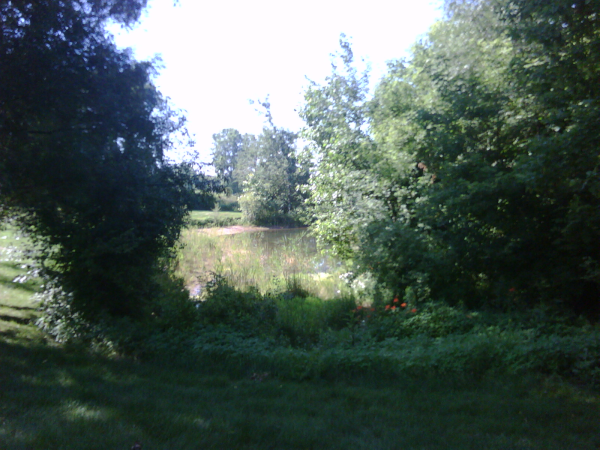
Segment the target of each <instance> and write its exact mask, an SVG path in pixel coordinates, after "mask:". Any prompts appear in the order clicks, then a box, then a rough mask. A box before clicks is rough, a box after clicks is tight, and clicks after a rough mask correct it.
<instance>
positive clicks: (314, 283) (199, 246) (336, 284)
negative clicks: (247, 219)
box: [177, 229, 349, 299]
mask: <svg viewBox="0 0 600 450" xmlns="http://www.w3.org/2000/svg"><path fill="white" fill-rule="evenodd" d="M263 237H264V236H262V235H261V233H240V234H236V235H226V236H219V235H215V234H211V233H209V232H205V231H200V230H190V229H188V230H186V231H185V232H184V233H183V235H182V239H181V243H182V244H183V248H182V250H181V252H180V255H179V258H178V262H177V274H178V275H179V276H181V277H182V278H183V279H184V280H185V283H186V286H188V288H189V289H190V292H192V294H198V293H199V292H200V291H201V289H202V287H203V286H204V285H206V283H207V282H208V281H209V280H210V279H211V278H213V276H214V274H217V275H220V276H221V277H224V278H226V279H227V280H228V282H229V283H230V284H231V285H232V286H233V287H236V288H238V289H243V290H245V289H249V288H250V287H253V288H257V289H258V290H259V291H260V292H261V293H263V294H264V293H267V292H281V291H286V290H288V291H289V290H292V291H293V290H302V291H305V292H306V293H307V294H310V295H314V296H317V297H319V298H323V299H330V298H335V297H339V296H340V295H345V294H349V292H348V288H347V286H346V284H345V283H344V282H343V281H342V280H341V279H340V277H339V275H340V273H341V272H343V268H341V267H336V268H335V269H334V270H332V271H330V272H328V273H326V272H319V271H318V267H319V265H320V262H321V260H322V259H323V255H321V254H319V253H316V252H315V250H314V249H311V248H308V247H307V246H306V245H305V244H304V241H303V239H302V236H299V237H297V238H290V239H284V240H282V241H280V242H279V243H278V244H277V246H276V247H271V248H270V247H269V246H268V245H265V243H264V239H263Z"/></svg>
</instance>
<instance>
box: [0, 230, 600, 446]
mask: <svg viewBox="0 0 600 450" xmlns="http://www.w3.org/2000/svg"><path fill="white" fill-rule="evenodd" d="M1 236H2V232H0V237H1ZM2 242H3V241H0V243H2ZM12 244H14V242H13V243H12ZM12 244H11V245H10V246H4V247H0V249H6V248H9V247H11V246H12ZM2 255H3V256H2V258H0V259H1V261H0V304H1V305H2V306H1V308H2V309H1V312H0V316H1V317H0V448H1V449H2V450H25V449H28V450H31V449H35V450H38V449H39V450H48V449H75V450H77V449H86V450H87V449H92V448H93V449H99V450H103V449H106V450H108V449H110V450H114V449H130V448H131V447H132V446H133V445H134V444H135V443H136V442H139V443H140V444H141V445H142V448H143V449H144V450H151V449H165V450H166V449H182V450H185V449H311V448H312V449H348V448H352V449H423V450H425V449H428V450H429V449H440V450H441V449H477V450H479V449H490V450H495V449H498V450H500V449H502V450H506V449H540V450H542V449H543V450H553V449H556V450H559V449H561V450H562V449H575V450H577V449H594V448H598V446H599V445H600V435H599V434H598V427H597V425H598V423H600V420H599V419H600V395H599V394H598V393H597V392H594V391H590V390H587V389H585V388H582V387H576V386H573V385H570V384H567V383H564V382H561V381H560V380H552V379H543V378H535V377H521V378H514V377H500V376H489V377H486V378H484V379H482V380H477V381H474V380H472V379H469V378H468V377H464V376H462V377H461V376H444V377H436V378H434V377H432V378H429V379H423V378H420V379H419V378H416V377H412V378H411V377H398V378H397V379H391V380H390V379H387V380H383V379H381V378H378V377H377V376H372V377H365V378H362V379H358V378H354V379H353V378H344V379H343V380H341V379H335V378H332V381H310V382H309V381H305V382H293V381H283V380H281V379H277V378H275V377H274V376H272V375H271V374H269V373H265V372H264V371H263V370H262V369H261V368H260V367H253V368H252V369H247V368H244V367H239V368H237V369H235V370H234V369H232V368H231V366H230V365H228V364H227V361H224V362H223V363H222V364H221V363H219V362H218V361H212V362H211V361H209V360H202V359H200V360H198V361H195V362H187V363H179V364H174V363H173V362H172V361H171V360H168V361H167V360H165V359H157V360H154V361H145V362H143V361H136V360H133V359H119V358H116V357H113V358H108V357H103V356H99V355H94V354H90V353H88V352H86V351H85V350H84V349H81V348H77V347H72V346H59V345H56V344H54V343H53V342H51V341H50V340H48V339H47V338H46V336H44V335H43V334H42V332H41V331H40V330H38V329H37V328H36V327H35V326H34V325H33V324H32V319H34V318H35V317H36V315H37V309H36V304H35V303H34V302H33V300H32V298H31V293H32V292H34V291H35V290H36V289H37V288H38V287H39V280H36V279H34V278H32V279H29V280H27V281H25V282H23V283H19V282H13V280H15V279H17V278H19V277H21V276H23V275H25V274H26V272H27V270H28V269H27V267H26V264H27V261H26V260H25V259H24V258H23V257H21V256H19V255H18V254H17V253H15V252H13V253H11V256H10V257H7V256H6V255H7V252H3V253H2ZM256 371H258V372H259V373H258V374H257V373H255V372H256ZM257 375H258V376H257Z"/></svg>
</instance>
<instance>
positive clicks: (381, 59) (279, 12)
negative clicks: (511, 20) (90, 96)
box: [110, 0, 442, 162]
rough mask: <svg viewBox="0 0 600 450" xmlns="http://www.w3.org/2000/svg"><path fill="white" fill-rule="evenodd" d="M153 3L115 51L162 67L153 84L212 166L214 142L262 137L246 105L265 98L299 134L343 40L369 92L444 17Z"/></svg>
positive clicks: (407, 10) (191, 0)
mask: <svg viewBox="0 0 600 450" xmlns="http://www.w3.org/2000/svg"><path fill="white" fill-rule="evenodd" d="M173 3H174V1H173V0H149V7H148V8H147V10H146V12H145V13H144V14H143V16H142V19H141V21H140V23H139V24H138V25H136V26H135V27H134V28H133V29H132V30H125V29H122V28H120V27H111V28H110V30H111V31H112V32H113V33H114V34H115V40H116V42H117V45H118V46H119V47H122V48H125V47H129V48H132V49H133V51H134V55H135V57H136V58H137V59H138V60H147V59H151V58H153V57H154V56H156V55H160V56H161V58H162V65H163V68H162V69H161V71H160V74H159V75H158V76H157V78H156V80H155V84H156V85H157V86H158V88H159V90H160V91H161V92H162V93H163V95H165V96H167V97H169V98H170V99H171V102H172V104H173V105H174V106H175V107H176V108H179V109H181V110H184V111H185V115H186V117H187V119H188V124H187V128H188V130H189V132H190V133H191V134H193V135H194V138H195V141H196V147H195V150H196V151H197V152H198V154H199V155H200V158H201V160H203V161H205V162H210V160H211V156H210V155H211V146H212V135H213V134H214V133H218V132H220V131H221V130H223V129H225V128H235V129H237V130H239V131H240V132H241V133H242V134H243V133H253V134H258V133H260V132H261V130H262V127H263V124H264V117H262V116H261V115H259V113H258V112H257V111H256V105H251V104H250V100H255V101H256V100H259V99H261V100H262V99H265V98H266V97H267V96H269V101H270V103H271V111H272V114H273V119H274V123H275V125H276V126H278V127H281V128H287V129H290V130H293V131H298V130H299V129H300V128H301V127H302V121H301V119H300V118H299V117H298V115H297V113H296V112H295V110H297V109H299V107H300V105H301V104H302V101H303V92H304V90H305V89H306V87H307V86H308V80H313V81H316V82H323V81H324V79H325V77H326V76H327V75H328V74H329V73H330V72H331V54H332V53H335V52H336V51H337V50H338V49H339V38H340V34H341V33H344V34H345V35H346V36H347V37H348V38H349V39H350V42H351V43H352V49H353V52H354V56H355V59H356V60H358V61H359V67H360V64H361V63H360V60H364V61H365V62H366V63H368V64H370V66H371V74H372V82H373V84H374V82H375V81H376V80H377V79H379V78H380V77H381V76H382V75H383V74H384V73H385V69H386V61H389V60H393V59H397V58H402V57H406V56H408V54H409V53H408V51H409V49H410V46H411V45H412V44H413V43H414V42H415V41H416V40H417V38H418V37H419V36H422V35H424V34H425V33H426V32H427V30H428V29H429V27H430V26H431V25H432V24H433V23H434V21H435V20H437V19H438V18H440V17H441V15H442V13H441V9H440V7H441V3H442V0H412V1H410V0H360V1H359V0H303V1H297V0H211V1H207V0H179V2H178V5H175V6H174V5H173Z"/></svg>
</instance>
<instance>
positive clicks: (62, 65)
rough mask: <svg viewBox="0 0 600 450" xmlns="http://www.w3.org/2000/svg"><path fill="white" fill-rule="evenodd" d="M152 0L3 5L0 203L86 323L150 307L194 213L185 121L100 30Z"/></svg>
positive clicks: (142, 66)
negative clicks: (170, 157)
mask: <svg viewBox="0 0 600 450" xmlns="http://www.w3.org/2000/svg"><path fill="white" fill-rule="evenodd" d="M145 3H146V1H145V0H130V1H121V0H119V1H115V0H88V1H86V0H81V1H56V0H36V1H14V0H2V1H0V18H1V20H2V33H1V35H0V86H2V88H1V89H0V202H1V204H2V207H3V208H4V209H5V210H6V209H8V210H9V211H10V213H11V214H12V215H16V217H18V219H19V223H20V224H21V226H22V227H24V228H25V229H27V230H28V231H29V232H31V233H32V235H33V237H34V238H35V239H36V241H37V242H38V243H39V244H40V245H41V248H42V252H41V257H40V258H41V260H42V261H43V263H44V266H45V270H46V274H47V275H48V276H50V277H51V278H52V279H54V280H56V281H58V283H59V284H60V286H61V287H62V289H63V290H64V291H66V292H68V293H70V294H73V307H74V308H75V309H77V310H79V311H82V312H84V313H87V314H88V315H89V317H97V315H98V313H100V312H104V313H108V314H111V315H116V316H136V315H140V314H144V313H145V312H147V311H144V309H143V308H142V306H143V305H144V304H145V303H147V302H148V300H149V299H151V298H155V297H156V296H157V295H160V292H161V288H160V283H162V282H161V281H160V280H159V279H160V278H161V277H163V278H164V275H162V273H163V272H164V269H165V264H167V262H166V261H167V260H168V256H169V254H170V251H171V248H172V247H173V245H174V243H175V242H176V240H177V239H178V236H179V231H180V229H181V227H182V225H183V223H184V219H185V215H186V212H187V208H186V204H187V202H188V200H189V197H188V194H189V192H188V191H189V189H187V188H186V182H187V181H189V176H188V174H189V171H186V170H184V168H183V167H178V166H175V165H171V164H169V162H168V161H167V159H166V157H165V151H166V150H168V149H169V148H170V147H171V146H172V145H173V144H174V142H175V141H174V139H176V138H177V134H176V133H177V132H178V131H181V130H182V129H183V126H184V118H183V117H181V116H180V115H179V114H178V113H177V112H176V111H173V110H172V108H171V107H170V106H169V104H168V102H167V101H166V100H165V99H164V98H163V97H162V96H161V94H160V93H159V92H158V91H157V89H156V88H155V86H154V84H153V81H152V79H153V76H154V74H155V73H156V69H155V64H154V63H153V62H139V61H136V60H135V59H134V58H133V57H132V55H131V53H130V52H129V51H127V50H118V49H117V48H116V46H115V44H114V42H113V40H112V38H111V36H110V35H109V34H108V33H107V32H106V31H105V28H104V25H105V23H106V21H107V20H109V19H111V20H116V21H118V22H121V23H123V24H125V25H127V24H131V23H132V22H134V21H135V20H137V18H138V17H139V15H140V12H141V10H142V8H143V7H144V6H145ZM165 258H166V259H165Z"/></svg>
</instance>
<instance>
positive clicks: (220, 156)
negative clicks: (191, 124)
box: [212, 128, 244, 194]
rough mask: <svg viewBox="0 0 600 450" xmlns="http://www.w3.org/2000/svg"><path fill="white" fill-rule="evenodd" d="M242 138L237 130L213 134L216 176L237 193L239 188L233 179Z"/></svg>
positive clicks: (225, 130) (227, 129)
mask: <svg viewBox="0 0 600 450" xmlns="http://www.w3.org/2000/svg"><path fill="white" fill-rule="evenodd" d="M243 144H244V138H243V136H242V135H241V134H240V132H239V131H238V130H235V129H233V128H226V129H224V130H223V131H221V132H220V133H215V134H213V147H212V158H213V162H212V164H213V167H214V168H215V171H216V173H217V176H218V177H219V178H220V179H221V180H223V181H224V182H225V183H226V184H227V185H228V186H229V187H230V188H231V190H232V191H233V193H236V194H237V193H239V192H240V191H241V186H240V185H239V183H238V182H237V181H236V180H235V179H234V178H233V174H234V171H235V168H236V165H237V158H238V155H239V153H240V152H241V150H242V147H243Z"/></svg>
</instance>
